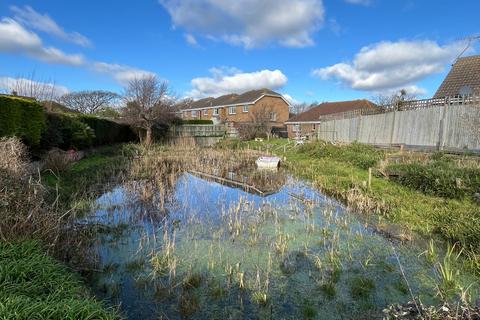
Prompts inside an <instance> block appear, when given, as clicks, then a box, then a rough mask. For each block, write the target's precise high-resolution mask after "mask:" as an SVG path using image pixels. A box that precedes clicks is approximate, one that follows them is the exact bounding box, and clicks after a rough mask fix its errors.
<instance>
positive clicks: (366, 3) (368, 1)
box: [345, 0, 372, 6]
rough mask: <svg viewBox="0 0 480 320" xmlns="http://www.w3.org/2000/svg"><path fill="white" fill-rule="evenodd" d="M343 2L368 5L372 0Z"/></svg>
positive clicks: (348, 0) (346, 0) (347, 0)
mask: <svg viewBox="0 0 480 320" xmlns="http://www.w3.org/2000/svg"><path fill="white" fill-rule="evenodd" d="M345 2H348V3H351V4H359V5H362V6H369V5H371V4H372V0H345Z"/></svg>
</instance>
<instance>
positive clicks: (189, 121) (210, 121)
mask: <svg viewBox="0 0 480 320" xmlns="http://www.w3.org/2000/svg"><path fill="white" fill-rule="evenodd" d="M180 124H213V121H212V120H205V119H194V120H182V121H180Z"/></svg>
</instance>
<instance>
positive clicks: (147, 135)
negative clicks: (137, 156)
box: [145, 127, 152, 146]
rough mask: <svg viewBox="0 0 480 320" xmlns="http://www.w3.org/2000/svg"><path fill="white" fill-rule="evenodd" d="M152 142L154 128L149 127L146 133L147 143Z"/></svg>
mask: <svg viewBox="0 0 480 320" xmlns="http://www.w3.org/2000/svg"><path fill="white" fill-rule="evenodd" d="M151 144H152V128H151V127H148V128H147V133H146V135H145V145H147V146H149V145H151Z"/></svg>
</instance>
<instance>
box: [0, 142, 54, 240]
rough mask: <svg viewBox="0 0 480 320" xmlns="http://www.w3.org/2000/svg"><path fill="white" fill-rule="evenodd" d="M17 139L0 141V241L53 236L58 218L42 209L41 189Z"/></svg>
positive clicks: (25, 151) (22, 146) (24, 149)
mask: <svg viewBox="0 0 480 320" xmlns="http://www.w3.org/2000/svg"><path fill="white" fill-rule="evenodd" d="M27 156H28V155H27V149H26V147H25V146H24V145H23V144H22V143H21V142H20V140H19V139H18V138H8V139H7V138H2V139H1V140H0V186H2V187H1V192H0V217H2V218H1V219H0V238H3V239H18V238H26V237H32V236H33V235H34V236H35V237H37V238H41V239H50V240H51V238H50V237H54V234H55V232H54V231H55V230H56V229H57V227H58V219H56V217H53V216H52V215H53V214H51V213H50V212H48V211H45V210H44V209H43V205H44V201H43V195H44V192H43V191H44V190H43V186H42V185H41V184H40V183H39V182H38V181H37V180H36V179H35V178H34V177H33V175H31V174H30V173H29V170H28V169H29V168H28V161H27Z"/></svg>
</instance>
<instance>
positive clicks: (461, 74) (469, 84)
mask: <svg viewBox="0 0 480 320" xmlns="http://www.w3.org/2000/svg"><path fill="white" fill-rule="evenodd" d="M479 95H480V55H476V56H470V57H464V58H459V59H458V60H457V61H456V62H455V64H454V65H453V66H452V69H451V70H450V72H449V73H448V75H447V77H446V78H445V80H444V81H443V82H442V84H441V85H440V87H439V88H438V90H437V92H436V93H435V95H434V96H433V98H435V99H437V98H447V97H449V98H453V97H465V96H479Z"/></svg>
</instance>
